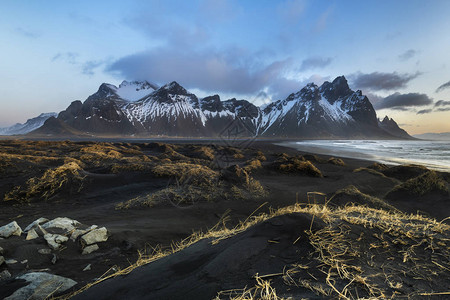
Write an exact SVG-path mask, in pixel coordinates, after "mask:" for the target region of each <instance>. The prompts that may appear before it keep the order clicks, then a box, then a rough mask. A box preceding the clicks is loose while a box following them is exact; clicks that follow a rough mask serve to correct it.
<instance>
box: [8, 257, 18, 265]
mask: <svg viewBox="0 0 450 300" xmlns="http://www.w3.org/2000/svg"><path fill="white" fill-rule="evenodd" d="M5 263H6V264H7V265H13V264H17V260H15V259H12V258H11V259H7V260H5Z"/></svg>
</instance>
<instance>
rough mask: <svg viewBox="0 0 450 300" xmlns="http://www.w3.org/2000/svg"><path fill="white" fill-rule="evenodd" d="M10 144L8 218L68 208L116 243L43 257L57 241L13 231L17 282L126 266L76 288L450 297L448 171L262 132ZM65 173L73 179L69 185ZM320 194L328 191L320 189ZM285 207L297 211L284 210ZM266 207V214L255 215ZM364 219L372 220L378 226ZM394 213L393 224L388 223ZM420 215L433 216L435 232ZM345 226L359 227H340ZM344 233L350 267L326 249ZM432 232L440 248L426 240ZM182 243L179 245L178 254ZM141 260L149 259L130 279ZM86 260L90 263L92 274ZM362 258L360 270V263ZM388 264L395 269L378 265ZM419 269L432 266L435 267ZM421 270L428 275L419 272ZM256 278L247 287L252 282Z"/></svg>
mask: <svg viewBox="0 0 450 300" xmlns="http://www.w3.org/2000/svg"><path fill="white" fill-rule="evenodd" d="M0 150H1V152H0V153H1V155H2V161H1V181H0V192H1V195H2V197H3V199H2V201H1V202H0V220H1V224H0V226H3V225H6V224H7V223H9V222H11V221H17V223H18V224H19V225H20V226H21V227H22V228H24V227H26V226H27V225H28V224H30V223H31V222H33V221H34V220H36V219H38V218H40V217H45V218H47V219H50V220H52V219H54V218H56V217H68V218H71V219H74V220H77V221H79V222H81V223H82V224H87V225H91V224H96V225H98V226H99V227H106V228H107V230H108V240H107V241H106V242H103V243H99V250H97V251H96V252H93V253H91V254H87V255H81V250H80V249H82V246H81V248H80V245H79V241H75V242H74V241H71V240H69V241H68V242H67V243H65V244H64V247H63V248H61V249H59V250H52V252H51V253H52V254H48V255H42V254H37V251H38V250H39V249H41V248H43V247H46V241H45V240H44V239H43V238H37V239H33V240H29V241H25V240H24V237H23V236H14V237H10V238H7V239H6V238H5V239H2V240H0V246H1V247H2V248H3V249H4V254H3V256H4V257H5V258H13V259H15V260H17V261H18V263H16V264H8V265H6V264H3V265H1V266H0V271H3V270H8V272H10V274H11V275H12V277H11V278H14V276H17V275H20V274H23V273H24V272H28V271H31V270H34V271H35V270H47V272H49V273H52V274H56V275H60V276H63V277H67V278H71V279H73V280H75V281H76V282H77V285H76V286H75V287H73V288H72V289H71V290H68V291H66V292H64V293H58V292H56V293H55V295H58V294H60V295H61V294H62V295H63V296H62V298H67V297H71V296H73V295H75V294H71V293H72V292H76V291H77V290H79V289H80V288H82V287H84V286H85V285H86V284H90V283H93V282H95V280H96V279H98V278H101V277H102V276H103V277H107V276H109V275H111V274H113V273H115V272H117V271H119V273H116V275H118V276H117V277H114V279H109V280H105V281H104V282H101V283H98V284H96V285H94V286H93V287H91V288H89V289H87V291H85V292H83V293H78V292H76V294H77V295H76V296H75V298H76V299H125V298H126V299H144V298H146V299H212V298H214V297H216V296H218V297H219V298H220V299H230V298H233V297H235V296H236V295H237V294H239V293H241V294H242V293H245V292H246V291H247V292H248V293H250V294H251V293H253V292H256V291H258V292H259V291H261V289H263V287H264V286H265V285H267V284H268V282H269V280H270V284H271V288H273V289H274V290H276V293H277V295H278V296H279V297H284V298H288V297H292V298H294V299H297V298H302V297H303V298H310V299H315V298H318V299H319V298H338V297H343V296H345V297H348V298H351V299H353V298H356V293H358V295H359V297H369V296H372V297H375V296H376V297H381V295H385V296H392V295H402V296H403V297H406V296H408V295H409V296H413V297H419V296H425V295H428V294H430V295H431V294H433V293H436V295H433V299H439V298H440V297H442V298H444V297H445V296H444V295H445V294H437V293H445V292H448V279H449V278H450V271H449V270H450V265H449V262H450V258H449V256H448V254H449V252H448V249H449V246H450V245H449V244H448V238H449V236H450V230H449V225H448V224H449V222H448V219H446V218H447V217H449V216H450V209H449V207H450V206H449V203H450V196H449V192H448V187H449V180H450V176H449V175H448V174H446V173H439V172H434V171H430V170H428V169H426V168H423V167H418V166H396V167H393V166H386V165H381V164H376V163H374V162H368V161H364V160H357V159H348V158H343V159H340V158H331V157H328V156H324V155H314V154H311V153H300V152H298V151H296V150H295V149H292V148H287V147H282V146H279V145H275V144H274V143H273V142H271V141H253V142H252V143H249V144H246V145H245V146H244V147H243V148H239V147H235V146H233V145H232V146H229V145H226V144H224V143H220V142H217V141H215V142H211V141H201V142H200V141H196V142H195V143H189V142H188V141H183V140H178V141H177V140H173V141H170V143H168V142H167V141H166V142H165V143H162V142H151V143H140V142H138V143H128V142H126V143H122V142H70V141H46V142H42V141H41V142H38V141H34V142H33V141H0ZM62 166H66V167H68V166H71V167H73V168H74V169H71V171H70V172H69V171H65V170H66V169H64V170H62V169H61V170H62V171H61V172H60V173H58V174H59V175H58V176H59V177H58V176H56V178H53V179H52V180H55V181H58V180H60V181H58V182H57V184H55V185H54V184H53V183H52V182H51V181H48V182H46V181H45V180H50V179H49V178H50V177H49V174H50V172H48V173H45V172H47V171H48V170H56V169H57V168H59V167H62ZM45 174H47V176H46V175H45ZM65 176H66V177H67V180H66V181H64V180H61V179H63V178H66V177H65ZM32 178H36V180H34V181H33V180H31V181H30V179H32ZM17 186H18V188H15V187H17ZM55 187H57V188H55ZM411 187H419V188H417V189H413V188H411ZM52 188H53V189H54V190H50V191H49V189H52ZM310 192H317V193H315V194H309V197H308V193H310ZM350 203H353V204H355V205H356V206H351V204H350ZM324 204H326V205H325V208H324V206H323V205H324ZM285 207H290V208H289V209H285V211H284V212H283V211H278V212H276V211H277V210H279V209H283V208H285ZM345 209H347V211H346V210H345ZM260 214H266V215H265V216H264V217H260V218H259V219H258V218H256V216H259V215H260ZM409 214H415V215H416V217H415V218H413V217H411V216H410V215H409ZM350 216H351V217H353V218H354V219H349V217H350ZM364 216H371V217H372V221H370V222H372V223H370V222H369V221H368V220H367V219H364V218H365V217H364ZM406 216H408V217H406ZM377 218H378V219H377ZM355 220H356V221H355ZM394 220H398V222H399V223H395V222H394ZM248 222H253V223H251V224H248ZM366 222H369V223H370V224H369V223H366ZM383 222H384V223H385V224H391V225H390V226H391V227H390V228H391V229H390V230H388V231H386V232H384V231H383V229H382V226H381V224H382V223H383ZM390 222H391V223H390ZM218 223H219V224H220V226H219V227H215V229H219V228H222V226H223V225H224V224H225V226H226V227H227V228H229V229H230V231H229V232H224V231H222V232H221V233H211V234H210V235H209V236H208V235H206V236H205V239H203V240H200V241H199V242H198V243H196V244H192V245H191V243H188V242H187V241H184V242H181V244H177V242H180V241H183V240H184V239H186V238H188V237H189V236H190V235H191V234H192V233H193V232H204V233H205V232H209V230H210V229H211V228H214V226H215V225H216V224H218ZM242 224H245V225H242ZM252 224H254V226H250V225H252ZM395 224H397V225H395ZM408 224H416V225H417V224H421V225H420V226H422V225H423V226H425V227H426V228H429V229H430V230H431V232H428V233H427V232H425V231H423V230H422V231H421V229H419V228H418V227H420V226H419V225H417V226H416V225H414V226H416V227H417V228H416V227H414V226H413V225H408ZM424 224H425V225H424ZM236 226H238V227H236ZM239 226H241V227H239ZM342 226H344V227H345V228H346V229H345V230H344V227H342ZM396 226H397V227H396ZM408 226H409V227H411V226H412V227H414V228H412V227H411V228H409V227H408ZM407 227H408V228H409V229H408V230H409V231H408V230H406V229H405V228H407ZM232 228H235V230H234V231H233V230H231V229H232ZM236 228H239V229H236ZM338 228H341V232H344V231H345V233H346V234H347V235H345V236H344V235H338V234H337V233H336V234H331V232H337V231H336V230H337V229H338ZM326 230H329V231H330V232H329V234H328V236H327V235H326V234H325V232H326ZM213 232H214V231H213ZM405 232H406V233H405ZM407 232H409V233H407ZM383 234H384V235H386V237H385V236H383ZM391 234H392V236H391ZM427 234H429V235H427ZM374 236H378V237H379V238H376V237H374ZM197 237H198V236H197ZM395 237H397V238H398V240H401V241H402V242H398V243H397V242H396V241H397V240H396V239H395ZM333 238H335V239H341V240H340V242H339V243H341V242H342V243H341V244H339V245H340V246H343V245H344V244H346V243H347V244H346V245H347V248H348V249H352V250H354V253H353V252H352V253H353V254H351V253H350V252H351V251H350V252H349V251H348V250H345V251H344V252H343V253H341V254H342V258H343V261H345V266H342V265H340V267H337V269H333V268H332V267H331V265H328V264H331V263H337V262H338V261H339V260H337V259H336V257H337V256H338V254H336V253H335V252H333V251H334V250H336V249H334V250H333V247H331V248H326V247H325V248H326V250H320V249H322V248H320V247H321V246H318V245H319V244H320V245H322V246H323V245H324V244H327V243H328V244H329V245H334V244H335V243H338V242H337V240H333V241H332V239H333ZM358 238H359V242H357V243H356V242H355V243H353V242H354V241H355V240H357V239H358ZM217 239H218V240H219V241H218V242H214V243H211V242H213V241H215V240H217ZM297 239H298V240H297ZM433 239H435V241H436V244H433V243H432V244H431V246H430V245H429V244H427V243H429V241H430V240H433ZM421 240H423V242H422V243H421ZM191 241H196V239H192V240H191ZM350 241H353V242H350ZM383 243H384V244H383ZM439 243H441V244H439ZM372 245H373V247H372ZM381 245H384V246H381ZM414 245H415V246H414ZM184 246H190V247H188V248H186V249H184ZM380 247H382V248H380ZM414 247H415V248H414ZM430 247H431V248H430ZM325 248H324V249H325ZM344 248H345V247H344ZM347 248H346V249H347ZM374 249H375V250H376V252H373V251H375V250H374ZM381 249H384V250H383V251H381ZM411 249H416V252H414V253H412V252H411V251H410V250H411ZM430 249H432V250H433V251H435V252H434V253H431V252H430V251H431V250H430ZM174 250H176V254H173V255H170V256H166V254H169V253H171V252H173V251H174ZM341 250H342V249H341ZM320 251H324V252H320ZM336 251H338V250H336ZM339 251H340V250H339ZM405 251H406V252H405ZM408 251H409V252H408ZM355 253H356V254H355ZM357 253H359V254H357ZM399 253H402V254H401V255H402V257H401V258H402V259H401V260H400V265H401V267H399V268H398V269H395V268H394V266H393V265H389V266H388V265H387V264H383V260H389V259H392V261H393V262H396V263H397V260H398V259H400V258H399V257H397V256H398V255H399ZM404 253H408V254H407V255H406V254H404ZM53 254H54V255H55V256H56V257H57V260H56V262H55V263H52V259H53ZM368 254H371V255H376V256H377V257H376V259H375V260H374V261H373V262H372V263H370V262H367V261H366V264H367V263H368V264H369V265H371V264H372V265H371V266H370V268H369V269H367V268H366V267H364V266H363V267H361V261H362V260H365V259H370V257H369V258H367V257H366V255H368ZM438 254H439V255H438ZM396 255H397V256H396ZM405 255H406V256H405ZM159 257H161V259H158V260H156V261H155V262H152V263H150V264H146V263H148V262H150V261H153V260H155V259H156V258H159ZM357 257H359V258H358V259H357ZM404 257H406V258H405V259H403V258H404ZM25 260H26V261H27V262H26V263H20V262H22V261H25ZM419 260H420V262H421V261H423V265H421V264H420V263H419ZM136 261H138V264H145V265H144V266H141V267H138V268H137V269H135V270H134V271H132V272H131V273H130V274H129V275H125V274H126V273H128V271H130V270H131V269H132V268H134V266H133V267H132V268H129V269H126V268H127V267H129V266H130V265H133V264H134V263H135V262H136ZM402 261H403V262H402ZM432 262H434V263H432ZM430 264H431V265H430ZM87 265H91V268H90V270H87V271H83V269H84V268H85V267H86V266H87ZM352 265H353V266H354V269H355V270H356V269H358V268H359V269H358V271H357V272H356V271H355V270H353V271H352V270H350V269H351V268H350V269H349V266H352ZM324 266H326V267H327V274H328V275H326V274H324V273H323V271H324V270H325V269H326V268H325V267H324ZM380 266H383V268H384V269H383V270H384V271H383V272H382V273H383V274H384V275H386V276H387V277H383V278H382V277H381V275H380V276H378V275H379V274H377V272H375V269H376V268H380ZM415 266H417V270H416V269H414V268H415ZM418 266H422V267H423V270H426V271H427V272H432V273H431V274H430V275H424V274H422V273H421V271H419V269H420V268H419V267H418ZM439 266H441V267H439ZM346 268H347V269H346ZM389 268H391V269H389ZM408 268H409V270H410V271H411V272H413V271H412V270H414V272H416V273H414V274H413V273H408V272H406V271H405V270H408ZM332 269H333V270H332ZM394 269H395V271H394ZM120 270H122V271H120ZM123 270H125V271H123ZM288 270H291V273H289V272H288V273H286V272H287V271H288ZM328 271H329V272H328ZM336 272H337V273H336ZM339 272H344V275H343V274H341V273H339ZM345 272H347V273H348V274H354V275H351V276H350V275H348V274H347V273H345ZM355 272H356V273H355ZM399 272H400V273H401V272H403V273H404V275H399ZM405 272H406V273H407V274H406V273H405ZM345 274H347V275H345ZM355 274H357V275H358V276H359V277H357V276H356V275H355ZM405 274H406V275H405ZM121 275H123V276H121ZM287 275H289V276H287ZM384 275H383V276H384ZM261 276H263V277H261ZM371 276H372V277H371ZM377 276H378V277H377ZM414 276H415V277H414ZM421 276H422V277H421ZM330 278H331V279H330ZM358 278H359V279H358ZM364 278H366V279H364ZM386 278H390V279H391V281H389V282H388V281H386ZM407 278H409V279H408V280H407ZM417 278H419V279H417ZM372 279H373V280H372ZM358 280H359V281H358ZM371 280H372V281H371ZM258 284H259V286H258ZM21 285H24V283H23V281H22V282H21V281H17V280H14V279H9V280H3V281H0V291H1V292H0V298H2V297H7V296H9V295H11V294H12V293H13V292H14V291H15V290H16V289H17V287H18V286H21ZM253 286H255V288H254V289H252V287H253ZM245 287H247V288H248V290H246V291H244V290H241V289H244V288H245ZM266 287H267V286H266ZM230 290H233V292H224V291H230ZM341 294H342V295H341ZM64 295H65V296H64ZM256 298H258V297H255V299H256ZM245 299H247V298H245ZM248 299H250V298H248ZM267 299H269V298H267Z"/></svg>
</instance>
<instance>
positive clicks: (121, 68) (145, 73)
mask: <svg viewBox="0 0 450 300" xmlns="http://www.w3.org/2000/svg"><path fill="white" fill-rule="evenodd" d="M241 54H242V53H241V52H239V51H233V50H230V51H229V52H228V51H217V50H216V51H214V50H211V49H210V50H204V51H193V50H187V49H183V51H179V50H176V49H171V48H167V47H162V48H158V49H153V50H149V51H145V52H140V53H136V54H133V55H129V56H126V57H123V58H121V59H119V60H117V61H115V62H113V63H112V64H110V65H109V66H108V67H107V68H106V71H107V72H110V73H113V74H116V75H118V76H121V77H125V78H127V79H147V80H152V81H159V83H162V84H163V83H167V82H170V81H173V80H176V81H178V82H179V83H180V84H182V85H185V86H186V87H188V88H198V89H202V90H204V91H218V92H228V93H229V92H232V93H243V94H248V93H255V92H259V91H260V90H261V89H263V88H264V87H266V86H268V85H271V84H274V83H277V82H279V81H280V80H283V79H282V78H283V74H284V71H285V70H286V69H287V68H288V67H289V66H291V65H292V60H291V59H289V58H287V59H284V60H279V61H274V62H272V63H270V64H265V65H264V64H258V65H257V66H256V67H254V66H253V56H252V55H248V59H247V58H246V57H245V56H244V57H243V56H242V55H241Z"/></svg>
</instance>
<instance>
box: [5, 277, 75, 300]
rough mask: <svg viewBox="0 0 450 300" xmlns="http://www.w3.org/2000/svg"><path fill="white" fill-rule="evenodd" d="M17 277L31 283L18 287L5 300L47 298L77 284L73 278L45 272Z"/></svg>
mask: <svg viewBox="0 0 450 300" xmlns="http://www.w3.org/2000/svg"><path fill="white" fill-rule="evenodd" d="M17 278H18V279H23V280H26V281H27V282H29V284H28V285H27V286H24V287H22V288H20V289H18V290H17V291H15V292H14V294H12V295H11V296H9V297H6V298H5V300H16V299H47V298H50V296H51V295H52V294H54V293H55V292H57V293H61V292H64V291H66V290H68V289H70V288H71V287H73V286H74V285H76V284H77V282H76V281H74V280H72V279H69V278H65V277H62V276H57V275H52V274H49V273H45V272H32V273H27V274H24V275H22V276H19V277H17Z"/></svg>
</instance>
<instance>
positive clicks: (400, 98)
mask: <svg viewBox="0 0 450 300" xmlns="http://www.w3.org/2000/svg"><path fill="white" fill-rule="evenodd" d="M432 103H433V100H432V99H431V98H429V97H428V96H427V95H425V94H419V93H408V94H400V93H394V94H392V95H389V96H387V97H386V98H384V99H383V100H382V101H380V102H378V103H376V105H374V108H375V109H383V108H397V107H411V106H424V105H429V104H432Z"/></svg>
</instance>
